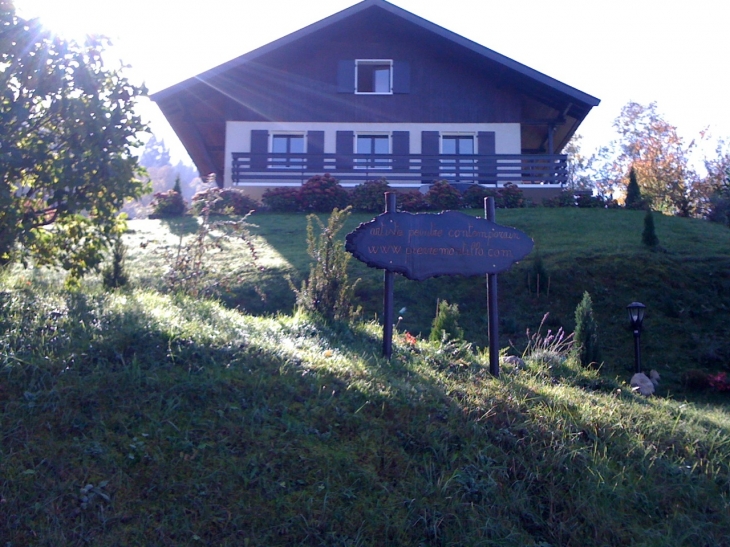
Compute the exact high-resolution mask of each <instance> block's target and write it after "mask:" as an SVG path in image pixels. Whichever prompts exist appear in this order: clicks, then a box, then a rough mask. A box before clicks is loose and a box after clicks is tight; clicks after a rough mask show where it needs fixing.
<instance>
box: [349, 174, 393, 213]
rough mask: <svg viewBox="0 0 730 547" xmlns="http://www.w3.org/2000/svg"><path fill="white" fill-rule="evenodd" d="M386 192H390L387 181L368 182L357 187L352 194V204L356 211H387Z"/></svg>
mask: <svg viewBox="0 0 730 547" xmlns="http://www.w3.org/2000/svg"><path fill="white" fill-rule="evenodd" d="M385 192H390V186H389V185H388V181H387V180H385V179H377V180H368V181H365V182H364V183H362V184H360V185H358V186H355V189H354V190H353V191H352V193H351V194H350V203H351V204H352V208H353V209H354V210H355V211H366V212H370V213H377V212H382V211H384V210H385V195H384V194H385Z"/></svg>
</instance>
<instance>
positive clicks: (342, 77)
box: [337, 61, 355, 93]
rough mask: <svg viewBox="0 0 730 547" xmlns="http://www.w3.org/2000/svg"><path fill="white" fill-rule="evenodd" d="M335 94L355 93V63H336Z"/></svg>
mask: <svg viewBox="0 0 730 547" xmlns="http://www.w3.org/2000/svg"><path fill="white" fill-rule="evenodd" d="M337 93H355V61H339V62H338V63H337Z"/></svg>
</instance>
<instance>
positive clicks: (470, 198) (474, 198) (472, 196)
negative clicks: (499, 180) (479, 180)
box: [461, 184, 497, 209]
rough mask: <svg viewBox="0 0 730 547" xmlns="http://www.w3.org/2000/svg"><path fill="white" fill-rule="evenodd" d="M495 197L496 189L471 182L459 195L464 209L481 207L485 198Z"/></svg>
mask: <svg viewBox="0 0 730 547" xmlns="http://www.w3.org/2000/svg"><path fill="white" fill-rule="evenodd" d="M490 197H491V198H496V197H497V191H496V190H495V189H493V188H485V187H484V186H480V185H479V184H472V185H471V186H469V188H467V189H466V190H465V191H464V193H463V194H462V195H461V203H462V205H463V206H464V207H465V208H466V209H482V208H483V207H484V199H485V198H490Z"/></svg>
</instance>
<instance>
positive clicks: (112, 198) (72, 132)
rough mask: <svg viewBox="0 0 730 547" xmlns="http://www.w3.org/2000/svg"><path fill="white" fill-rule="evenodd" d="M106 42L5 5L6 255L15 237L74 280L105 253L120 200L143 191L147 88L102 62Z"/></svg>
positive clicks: (1, 35)
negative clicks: (142, 112) (138, 110)
mask: <svg viewBox="0 0 730 547" xmlns="http://www.w3.org/2000/svg"><path fill="white" fill-rule="evenodd" d="M104 46H105V42H104V41H103V40H99V39H89V40H88V41H87V44H86V45H85V46H79V45H78V44H76V43H75V42H67V41H65V40H63V39H61V38H59V37H58V36H56V35H54V34H52V33H51V32H49V31H47V30H45V29H44V28H43V27H42V25H41V23H40V22H39V21H38V20H30V21H25V20H23V19H21V18H20V17H17V16H16V14H15V10H14V8H13V5H12V3H8V2H3V3H2V4H0V67H1V68H2V70H0V143H2V154H1V155H0V187H1V188H2V191H0V262H2V263H7V262H9V261H10V260H11V258H12V257H11V255H12V254H13V252H14V249H15V248H16V245H17V246H19V247H20V249H21V251H22V252H23V256H25V257H30V258H32V259H34V260H35V261H36V263H37V264H39V265H49V264H52V265H60V266H61V267H63V268H64V269H66V270H68V272H69V276H70V278H71V279H78V278H80V277H81V276H82V275H83V274H84V273H85V272H87V271H89V270H90V269H93V268H94V267H96V266H97V265H98V264H99V263H100V262H101V261H102V260H103V257H104V251H105V249H106V248H107V247H108V245H109V243H110V242H111V241H112V240H113V238H114V232H115V230H116V228H115V227H116V223H117V218H116V213H117V212H118V211H119V209H120V208H121V207H122V205H123V204H124V201H125V200H126V199H128V198H136V197H139V196H141V195H142V194H143V193H144V190H145V183H144V182H143V181H142V175H143V172H142V170H141V169H140V167H139V165H138V163H137V159H136V158H135V157H134V155H133V152H134V148H135V147H136V146H138V145H139V144H140V143H139V140H138V137H137V135H138V133H140V132H142V131H145V130H146V127H145V125H144V124H143V123H142V121H141V119H140V117H139V116H138V115H136V114H135V112H134V107H135V103H136V101H137V99H138V97H140V96H142V95H144V94H145V93H146V90H145V89H144V88H141V87H137V86H135V85H132V84H131V83H130V82H129V81H128V80H127V79H126V78H125V77H124V76H123V75H122V72H121V70H110V69H107V68H106V67H105V66H104V63H103V61H102V52H103V49H104ZM47 226H52V229H48V230H47V229H44V227H47Z"/></svg>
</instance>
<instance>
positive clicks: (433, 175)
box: [421, 131, 439, 184]
mask: <svg viewBox="0 0 730 547" xmlns="http://www.w3.org/2000/svg"><path fill="white" fill-rule="evenodd" d="M421 154H423V155H424V156H430V157H429V158H426V157H424V158H423V160H422V162H421V182H423V184H431V183H432V182H434V181H435V180H438V178H439V159H438V156H439V132H438V131H422V132H421Z"/></svg>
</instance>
